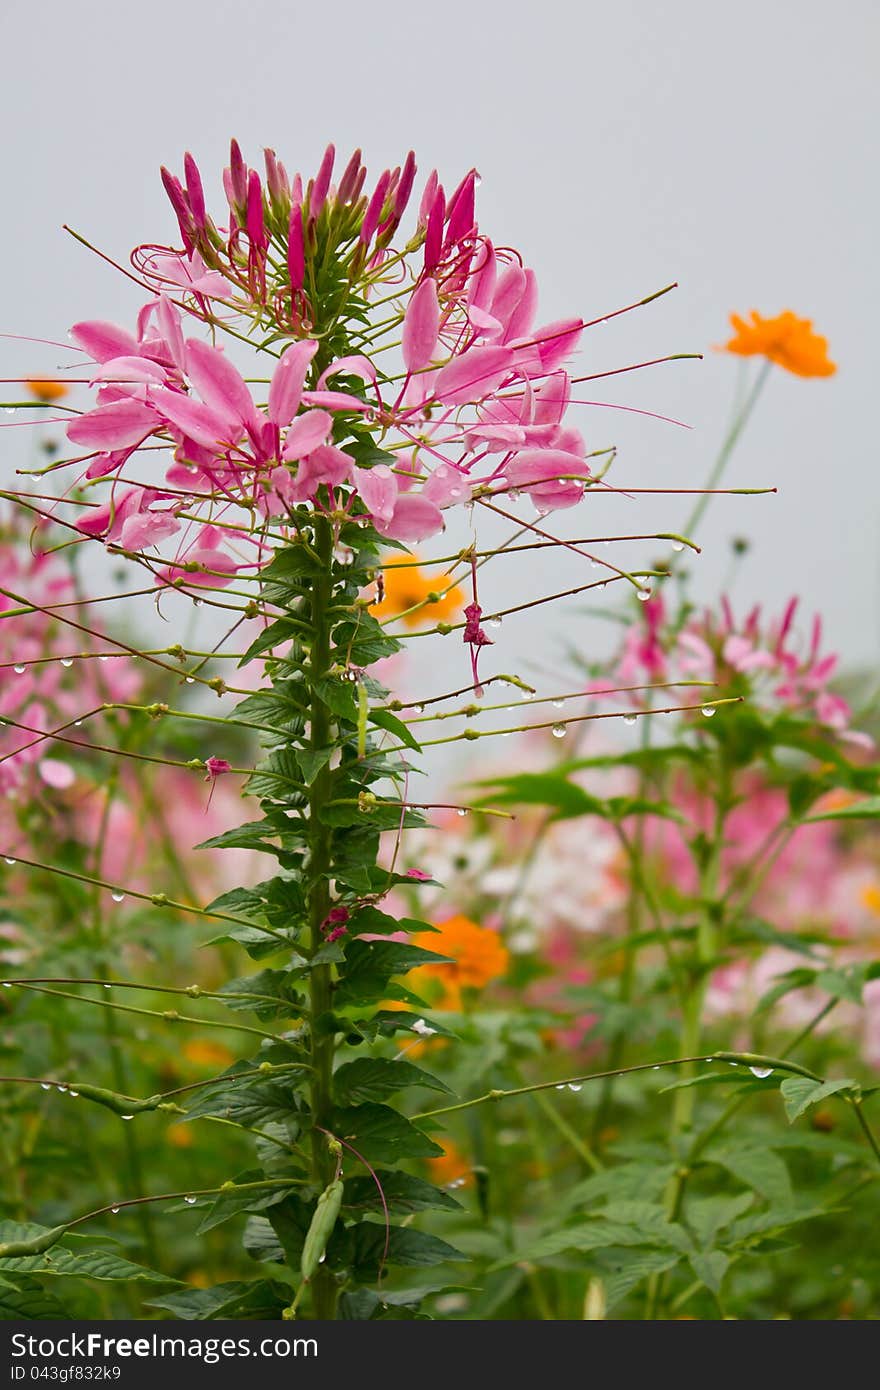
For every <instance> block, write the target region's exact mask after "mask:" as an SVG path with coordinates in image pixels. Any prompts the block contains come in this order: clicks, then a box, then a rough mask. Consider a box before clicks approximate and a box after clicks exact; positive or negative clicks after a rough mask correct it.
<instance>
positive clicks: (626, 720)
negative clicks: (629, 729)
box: [623, 714, 636, 724]
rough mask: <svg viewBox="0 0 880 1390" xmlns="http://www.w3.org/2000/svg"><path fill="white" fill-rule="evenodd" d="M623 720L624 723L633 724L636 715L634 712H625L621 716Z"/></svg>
mask: <svg viewBox="0 0 880 1390" xmlns="http://www.w3.org/2000/svg"><path fill="white" fill-rule="evenodd" d="M623 722H624V724H635V722H636V717H635V715H634V714H625V715H624V716H623Z"/></svg>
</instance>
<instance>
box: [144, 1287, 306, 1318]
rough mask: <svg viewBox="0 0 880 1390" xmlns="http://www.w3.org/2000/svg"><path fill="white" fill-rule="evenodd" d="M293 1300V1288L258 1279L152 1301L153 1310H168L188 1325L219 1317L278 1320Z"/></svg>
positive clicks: (189, 1290)
mask: <svg viewBox="0 0 880 1390" xmlns="http://www.w3.org/2000/svg"><path fill="white" fill-rule="evenodd" d="M290 1301H291V1290H290V1286H289V1285H287V1284H280V1283H274V1282H272V1281H270V1280H268V1279H257V1280H253V1281H252V1282H246V1281H243V1280H235V1281H231V1282H229V1283H226V1284H214V1286H213V1287H212V1288H209V1289H185V1290H183V1291H182V1292H181V1293H173V1294H166V1295H164V1296H163V1297H162V1298H154V1299H151V1301H150V1307H151V1308H164V1309H165V1311H166V1312H169V1313H173V1314H174V1316H175V1317H176V1318H180V1319H181V1320H182V1321H185V1322H211V1321H213V1320H214V1319H215V1318H241V1319H248V1320H250V1319H254V1320H260V1321H274V1320H277V1319H279V1318H280V1317H281V1311H282V1309H283V1308H285V1307H286V1306H287V1305H288V1304H289V1303H290Z"/></svg>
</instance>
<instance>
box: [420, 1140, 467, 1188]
mask: <svg viewBox="0 0 880 1390" xmlns="http://www.w3.org/2000/svg"><path fill="white" fill-rule="evenodd" d="M428 1171H429V1172H430V1174H431V1180H432V1182H435V1183H436V1184H437V1186H438V1187H451V1186H452V1184H453V1183H454V1184H455V1186H456V1187H472V1186H473V1181H474V1170H473V1166H472V1164H471V1162H470V1160H469V1159H468V1158H467V1157H466V1156H465V1154H464V1153H462V1151H461V1149H460V1148H459V1147H458V1145H457V1144H454V1143H453V1141H452V1140H451V1139H446V1140H444V1142H443V1153H442V1155H440V1154H438V1155H437V1157H436V1158H429V1159H428Z"/></svg>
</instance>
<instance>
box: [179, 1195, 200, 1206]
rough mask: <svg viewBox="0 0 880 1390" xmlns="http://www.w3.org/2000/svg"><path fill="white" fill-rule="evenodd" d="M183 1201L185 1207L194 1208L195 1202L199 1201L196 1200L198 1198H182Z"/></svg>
mask: <svg viewBox="0 0 880 1390" xmlns="http://www.w3.org/2000/svg"><path fill="white" fill-rule="evenodd" d="M183 1200H184V1201H185V1202H186V1205H187V1206H188V1207H194V1206H195V1204H196V1202H197V1201H198V1200H199V1199H198V1197H184V1199H183Z"/></svg>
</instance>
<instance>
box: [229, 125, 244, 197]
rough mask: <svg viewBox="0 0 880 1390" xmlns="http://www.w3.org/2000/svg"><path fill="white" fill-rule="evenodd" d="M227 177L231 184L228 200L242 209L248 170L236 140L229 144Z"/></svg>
mask: <svg viewBox="0 0 880 1390" xmlns="http://www.w3.org/2000/svg"><path fill="white" fill-rule="evenodd" d="M229 178H230V182H231V184H232V198H231V199H230V201H231V202H232V203H233V204H234V205H235V207H236V208H237V209H243V208H244V207H245V204H246V203H247V185H248V170H247V165H246V164H245V162H244V160H243V159H242V155H241V150H240V149H239V146H238V141H237V140H233V141H232V143H231V144H230V146H229Z"/></svg>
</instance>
